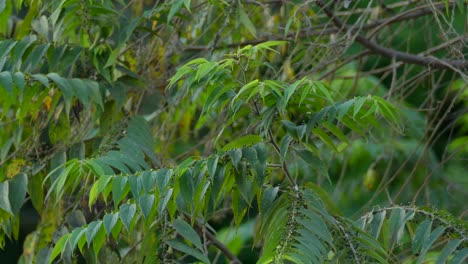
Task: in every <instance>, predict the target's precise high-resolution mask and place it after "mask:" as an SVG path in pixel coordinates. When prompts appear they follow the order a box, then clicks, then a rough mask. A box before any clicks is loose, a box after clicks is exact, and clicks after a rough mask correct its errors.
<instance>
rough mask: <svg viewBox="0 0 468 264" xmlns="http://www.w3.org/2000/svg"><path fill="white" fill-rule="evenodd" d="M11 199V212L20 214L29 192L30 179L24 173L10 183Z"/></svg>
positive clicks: (9, 193)
mask: <svg viewBox="0 0 468 264" xmlns="http://www.w3.org/2000/svg"><path fill="white" fill-rule="evenodd" d="M8 183H9V192H8V195H9V199H10V206H11V211H12V212H13V214H15V215H16V214H18V213H19V211H20V209H21V206H22V205H23V203H24V200H25V198H26V192H27V190H28V177H27V176H26V174H24V173H19V174H18V175H16V176H15V177H14V178H13V179H11V180H10V181H9V182H8Z"/></svg>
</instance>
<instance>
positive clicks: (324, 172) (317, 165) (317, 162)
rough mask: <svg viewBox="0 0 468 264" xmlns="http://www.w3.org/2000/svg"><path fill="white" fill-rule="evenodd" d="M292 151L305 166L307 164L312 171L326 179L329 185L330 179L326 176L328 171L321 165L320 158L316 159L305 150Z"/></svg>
mask: <svg viewBox="0 0 468 264" xmlns="http://www.w3.org/2000/svg"><path fill="white" fill-rule="evenodd" d="M294 150H295V151H296V153H297V154H299V156H300V157H301V158H302V159H303V160H304V161H305V162H306V163H307V164H309V165H310V166H311V167H312V168H313V169H315V170H316V171H317V172H318V173H319V175H321V176H324V177H326V178H327V179H328V181H329V182H330V183H331V180H330V177H329V175H328V169H327V168H326V167H325V164H323V162H322V160H320V158H318V157H316V156H315V155H314V154H313V153H312V152H310V151H309V150H306V149H294Z"/></svg>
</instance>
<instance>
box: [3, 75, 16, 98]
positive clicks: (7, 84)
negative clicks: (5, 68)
mask: <svg viewBox="0 0 468 264" xmlns="http://www.w3.org/2000/svg"><path fill="white" fill-rule="evenodd" d="M0 86H2V87H3V89H5V90H6V91H7V92H8V93H9V94H10V95H11V96H13V78H12V77H11V73H10V72H0Z"/></svg>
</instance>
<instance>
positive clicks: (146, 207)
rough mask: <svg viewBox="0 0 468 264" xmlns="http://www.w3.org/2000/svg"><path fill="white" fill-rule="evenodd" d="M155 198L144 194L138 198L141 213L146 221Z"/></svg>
mask: <svg viewBox="0 0 468 264" xmlns="http://www.w3.org/2000/svg"><path fill="white" fill-rule="evenodd" d="M154 200H155V197H154V195H153V194H144V195H142V196H141V197H140V200H139V202H140V207H141V212H142V213H143V216H144V217H145V219H146V220H148V218H149V216H150V213H151V211H152V209H153V205H154Z"/></svg>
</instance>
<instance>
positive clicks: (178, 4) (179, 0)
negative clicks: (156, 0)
mask: <svg viewBox="0 0 468 264" xmlns="http://www.w3.org/2000/svg"><path fill="white" fill-rule="evenodd" d="M182 4H184V0H175V1H174V2H172V5H171V9H170V10H169V14H168V15H167V22H168V23H169V22H171V20H172V18H173V17H174V15H175V14H177V13H178V12H179V11H180V9H181V8H182Z"/></svg>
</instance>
